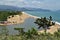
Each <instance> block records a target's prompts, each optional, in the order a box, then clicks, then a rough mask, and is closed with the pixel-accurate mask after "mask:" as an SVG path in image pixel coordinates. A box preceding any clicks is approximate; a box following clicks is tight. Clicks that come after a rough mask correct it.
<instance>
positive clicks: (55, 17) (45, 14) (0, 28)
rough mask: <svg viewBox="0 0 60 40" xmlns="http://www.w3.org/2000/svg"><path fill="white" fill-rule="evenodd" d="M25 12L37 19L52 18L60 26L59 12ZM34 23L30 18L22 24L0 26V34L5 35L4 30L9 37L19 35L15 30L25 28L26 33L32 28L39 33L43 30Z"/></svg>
mask: <svg viewBox="0 0 60 40" xmlns="http://www.w3.org/2000/svg"><path fill="white" fill-rule="evenodd" d="M24 12H26V13H27V14H30V15H32V16H37V17H47V18H49V16H52V18H53V21H55V22H56V23H57V24H60V12H57V11H24ZM34 22H35V19H33V18H28V19H26V20H25V21H24V23H22V24H14V25H8V26H0V34H1V33H3V34H4V29H6V30H7V31H8V34H9V35H16V34H19V32H18V31H17V30H14V28H24V31H25V32H27V31H28V30H31V28H35V29H36V30H37V31H40V30H42V29H43V28H40V29H38V25H36V24H35V23H34ZM5 33H6V32H5Z"/></svg>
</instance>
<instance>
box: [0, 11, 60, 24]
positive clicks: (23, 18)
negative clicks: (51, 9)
mask: <svg viewBox="0 0 60 40" xmlns="http://www.w3.org/2000/svg"><path fill="white" fill-rule="evenodd" d="M29 17H32V18H34V19H36V18H40V17H37V16H33V15H30V14H28V13H26V12H22V15H21V16H20V18H22V21H20V22H19V23H23V22H24V20H25V19H27V18H29ZM53 22H55V23H56V24H58V25H60V23H59V22H57V21H53ZM11 24H12V23H10V25H11ZM16 24H18V23H16ZM0 25H6V24H0Z"/></svg>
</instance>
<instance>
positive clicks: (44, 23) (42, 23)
mask: <svg viewBox="0 0 60 40" xmlns="http://www.w3.org/2000/svg"><path fill="white" fill-rule="evenodd" d="M34 23H35V24H37V25H38V26H39V27H38V29H39V28H41V27H42V28H43V29H44V30H45V33H46V31H47V29H50V28H49V27H50V26H52V17H51V16H50V19H49V20H48V19H47V18H46V17H43V18H42V17H41V18H37V19H36V21H35V22H34Z"/></svg>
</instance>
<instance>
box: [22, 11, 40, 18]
mask: <svg viewBox="0 0 60 40" xmlns="http://www.w3.org/2000/svg"><path fill="white" fill-rule="evenodd" d="M22 13H24V14H27V15H29V16H31V17H34V18H40V17H37V16H33V15H31V14H28V13H26V12H22Z"/></svg>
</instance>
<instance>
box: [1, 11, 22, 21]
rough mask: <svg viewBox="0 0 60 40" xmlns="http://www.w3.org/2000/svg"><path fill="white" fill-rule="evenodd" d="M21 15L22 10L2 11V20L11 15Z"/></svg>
mask: <svg viewBox="0 0 60 40" xmlns="http://www.w3.org/2000/svg"><path fill="white" fill-rule="evenodd" d="M18 14H19V15H21V14H22V13H21V11H0V21H6V20H7V17H8V16H10V15H12V16H13V15H18Z"/></svg>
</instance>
